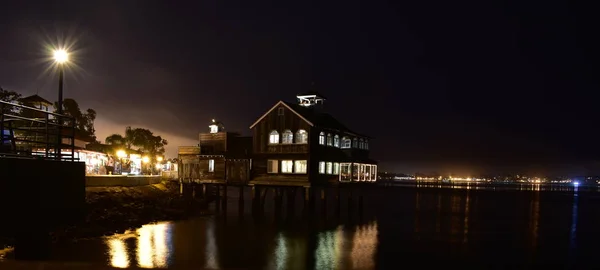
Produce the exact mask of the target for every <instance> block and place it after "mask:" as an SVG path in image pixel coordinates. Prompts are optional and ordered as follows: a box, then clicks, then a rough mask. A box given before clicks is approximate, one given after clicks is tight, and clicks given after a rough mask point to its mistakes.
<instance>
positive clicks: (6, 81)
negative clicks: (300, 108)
mask: <svg viewBox="0 0 600 270" xmlns="http://www.w3.org/2000/svg"><path fill="white" fill-rule="evenodd" d="M200 2H202V3H203V4H198V3H200ZM175 3H177V4H175ZM590 5H591V4H590ZM0 8H1V10H2V16H1V17H0V21H1V24H0V41H1V42H0V86H2V87H3V88H5V89H8V90H13V91H17V92H20V93H22V94H24V95H30V94H35V93H39V94H40V95H41V96H43V97H46V98H47V99H50V100H56V91H57V79H56V76H55V74H51V73H49V72H45V70H46V68H47V66H48V65H49V64H48V63H45V62H44V58H45V57H47V53H48V52H47V51H46V48H47V46H48V45H49V44H68V45H70V46H71V50H72V51H73V52H74V54H73V55H72V57H73V59H74V61H75V63H76V64H77V66H76V67H73V68H71V69H70V70H69V72H68V73H67V75H66V85H65V96H66V97H71V98H75V99H76V100H77V101H79V103H80V105H81V106H82V107H83V108H88V107H91V108H93V109H95V110H96V111H97V112H98V119H97V121H96V129H97V135H98V138H99V139H100V140H102V141H103V140H104V138H105V137H106V136H107V135H109V134H111V133H115V132H123V130H124V128H125V126H127V125H131V126H134V127H137V126H139V127H145V128H150V129H151V130H153V131H155V133H157V134H159V135H162V136H163V137H165V138H166V139H168V140H169V142H170V144H169V146H168V147H167V154H168V155H169V156H172V157H175V155H176V151H177V150H176V149H177V146H180V145H195V144H197V133H199V132H206V131H207V130H208V127H207V125H208V122H209V121H210V119H212V118H217V119H219V120H221V121H222V122H223V123H224V124H225V127H226V128H227V129H228V130H230V131H240V132H242V133H244V134H248V135H249V129H248V127H249V126H250V125H251V124H252V123H253V122H254V121H255V120H256V119H257V118H258V117H260V116H261V115H262V114H263V113H264V112H265V111H266V110H268V109H269V108H270V107H271V106H273V105H274V104H275V103H276V102H277V101H279V100H287V101H295V94H297V93H299V92H302V91H306V90H309V89H310V87H311V84H312V83H313V82H314V85H315V88H316V89H317V90H318V91H319V92H321V93H322V94H323V95H325V96H326V97H327V98H328V100H327V102H326V108H327V110H328V111H329V112H330V113H332V114H333V115H335V116H336V117H337V118H339V119H340V120H341V121H342V122H344V123H346V124H347V125H348V126H349V127H350V128H351V129H354V130H356V131H357V132H362V133H366V134H369V135H371V136H373V137H374V138H375V139H374V140H373V141H372V142H371V144H370V147H371V149H372V156H373V158H375V159H377V160H379V161H380V164H381V165H382V167H383V169H391V170H395V171H402V172H407V173H409V172H415V171H437V172H455V173H468V172H483V171H486V172H487V171H499V170H510V171H524V172H563V171H565V170H567V172H569V173H571V174H573V173H588V172H590V171H591V172H598V170H596V168H597V167H600V166H598V165H597V164H598V163H597V162H595V161H596V160H599V156H600V144H599V143H598V140H599V139H600V132H599V131H600V129H599V127H598V121H597V119H598V116H599V115H600V113H599V112H598V111H599V109H600V105H599V99H598V97H599V95H598V94H597V93H598V89H599V88H598V86H599V83H598V82H599V79H598V68H597V63H598V61H597V60H598V57H597V56H598V55H597V50H598V48H600V46H598V45H599V44H598V42H597V41H596V36H597V34H598V31H597V29H596V28H595V26H597V25H600V23H599V22H598V21H597V19H596V18H594V17H596V14H594V13H592V12H593V10H594V8H593V7H592V6H589V7H584V6H574V5H568V3H567V1H562V2H558V1H536V2H532V1H509V2H507V1H480V0H478V1H446V0H439V1H390V2H389V3H385V2H380V1H360V2H359V1H315V2H314V3H310V1H272V2H271V1H269V2H263V1H133V0H131V1H49V0H45V1H5V2H4V3H2V4H1V5H0ZM567 165H570V166H573V167H569V166H567Z"/></svg>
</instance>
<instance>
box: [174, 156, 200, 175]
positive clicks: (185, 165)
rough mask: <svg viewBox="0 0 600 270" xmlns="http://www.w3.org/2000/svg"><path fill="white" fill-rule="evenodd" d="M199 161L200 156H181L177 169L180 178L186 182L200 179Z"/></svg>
mask: <svg viewBox="0 0 600 270" xmlns="http://www.w3.org/2000/svg"><path fill="white" fill-rule="evenodd" d="M199 161H200V160H199V159H198V156H197V155H195V154H194V155H190V154H187V155H184V154H180V155H179V164H178V169H177V170H178V171H179V178H180V179H186V180H192V179H199V175H200V174H199V172H200V167H199Z"/></svg>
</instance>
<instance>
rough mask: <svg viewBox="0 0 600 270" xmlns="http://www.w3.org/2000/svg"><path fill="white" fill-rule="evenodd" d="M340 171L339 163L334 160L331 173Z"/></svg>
mask: <svg viewBox="0 0 600 270" xmlns="http://www.w3.org/2000/svg"><path fill="white" fill-rule="evenodd" d="M339 173H340V164H339V163H337V162H335V163H333V174H335V175H337V174H339Z"/></svg>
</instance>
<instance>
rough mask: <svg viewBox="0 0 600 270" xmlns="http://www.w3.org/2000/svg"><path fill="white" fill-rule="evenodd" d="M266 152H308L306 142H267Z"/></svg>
mask: <svg viewBox="0 0 600 270" xmlns="http://www.w3.org/2000/svg"><path fill="white" fill-rule="evenodd" d="M267 153H308V144H269V145H268V146H267Z"/></svg>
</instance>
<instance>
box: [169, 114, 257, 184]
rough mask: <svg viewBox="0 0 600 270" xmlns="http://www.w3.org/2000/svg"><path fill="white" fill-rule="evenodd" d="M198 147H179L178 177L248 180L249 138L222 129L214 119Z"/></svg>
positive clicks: (250, 142) (250, 153) (239, 182)
mask: <svg viewBox="0 0 600 270" xmlns="http://www.w3.org/2000/svg"><path fill="white" fill-rule="evenodd" d="M198 141H199V143H198V146H184V147H179V153H178V155H179V162H180V166H179V177H180V178H181V179H189V180H192V181H200V182H215V183H231V184H245V183H247V182H248V181H249V179H250V168H251V155H252V139H251V137H243V136H240V135H239V134H238V133H234V132H227V131H225V128H224V126H223V125H222V124H221V123H220V122H218V121H215V120H212V123H211V124H210V125H209V132H208V133H200V134H199V140H198Z"/></svg>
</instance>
